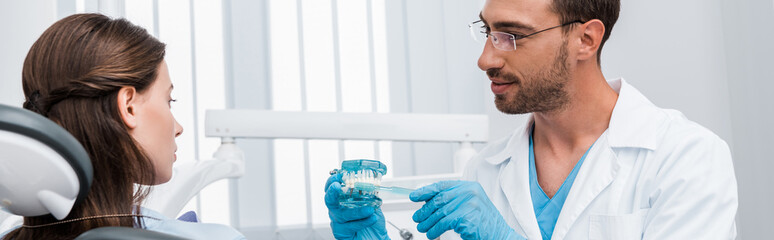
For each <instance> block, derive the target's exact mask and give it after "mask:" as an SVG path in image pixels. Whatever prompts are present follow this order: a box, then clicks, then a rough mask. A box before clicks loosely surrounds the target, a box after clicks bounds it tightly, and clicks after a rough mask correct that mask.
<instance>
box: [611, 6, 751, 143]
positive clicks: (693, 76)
mask: <svg viewBox="0 0 774 240" xmlns="http://www.w3.org/2000/svg"><path fill="white" fill-rule="evenodd" d="M664 4H670V5H671V7H669V8H668V9H664V8H663V6H664ZM621 5H622V7H621V13H620V18H619V19H618V22H617V23H616V24H615V26H614V28H613V30H612V32H611V36H610V39H609V41H608V42H607V43H606V44H605V46H604V49H603V53H602V70H603V72H604V73H605V77H607V79H609V80H612V79H615V78H619V77H623V78H625V79H626V80H627V81H629V82H630V83H631V84H632V85H634V86H635V87H636V88H637V89H638V90H640V91H641V92H642V93H643V94H644V95H645V96H646V97H648V98H649V99H650V100H651V101H652V102H653V103H654V104H656V105H657V106H660V107H663V108H673V109H677V110H679V111H681V112H682V113H683V114H685V115H686V116H687V117H688V119H691V120H693V121H696V122H698V123H700V124H702V125H703V126H705V127H707V128H709V129H710V130H712V131H714V132H715V133H717V134H718V135H719V136H720V137H721V138H723V139H730V138H731V128H730V125H731V117H730V116H731V114H730V112H729V111H730V105H729V102H728V99H729V93H728V81H727V80H726V77H727V76H728V75H727V70H726V66H725V64H726V63H725V52H724V51H723V50H722V49H723V48H724V40H723V31H722V30H720V28H719V26H721V25H722V16H721V8H720V6H719V5H718V2H717V1H704V0H688V1H680V2H679V3H673V2H672V1H668V0H655V1H647V2H644V1H626V0H625V1H623V2H622V3H621ZM655 11H658V12H659V14H661V15H663V16H671V17H669V18H679V19H681V20H680V21H679V22H677V23H675V22H672V21H667V20H666V18H659V20H658V21H654V19H653V18H652V16H653V12H655ZM655 23H658V24H655ZM664 24H670V25H671V26H672V27H668V28H665V27H663V26H664ZM735 27H736V26H735ZM654 33H657V35H659V36H670V37H669V38H663V37H654ZM643 39H647V41H643Z"/></svg>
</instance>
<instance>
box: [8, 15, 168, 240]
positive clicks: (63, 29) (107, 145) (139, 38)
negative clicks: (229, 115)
mask: <svg viewBox="0 0 774 240" xmlns="http://www.w3.org/2000/svg"><path fill="white" fill-rule="evenodd" d="M164 53H165V45H164V44H163V43H161V42H159V41H158V40H157V39H156V38H154V37H153V36H151V35H150V34H148V32H147V31H146V30H145V29H143V28H141V27H138V26H136V25H134V24H132V23H130V22H129V21H127V20H125V19H110V18H108V17H106V16H104V15H101V14H76V15H71V16H68V17H66V18H64V19H62V20H59V21H57V22H56V23H54V24H53V25H52V26H51V27H49V28H48V29H47V30H46V31H45V32H44V33H43V34H42V35H41V36H40V38H39V39H38V40H37V41H36V42H35V44H33V45H32V48H30V51H29V53H28V54H27V58H26V59H25V61H24V68H23V70H22V82H23V88H24V95H25V97H26V101H25V103H24V108H26V109H29V110H32V111H35V112H37V113H39V114H41V115H43V116H46V117H48V118H49V119H51V120H52V121H54V122H56V123H57V124H59V125H61V126H62V127H64V128H65V129H66V130H67V131H69V132H70V133H71V134H72V135H73V136H74V137H75V138H76V139H78V141H79V142H80V143H81V144H82V145H83V147H84V148H85V149H86V152H87V153H88V154H89V157H90V158H91V162H92V166H93V168H94V179H93V182H92V185H91V189H90V192H89V194H88V196H87V197H86V198H85V199H84V200H83V201H82V202H80V203H76V205H75V206H73V209H72V211H71V212H70V214H69V215H68V216H67V217H66V218H65V219H76V218H82V217H89V216H100V215H106V214H133V213H139V212H138V211H139V209H138V206H139V205H140V204H141V202H142V200H143V199H144V198H145V197H146V196H147V194H148V192H149V191H150V190H149V188H148V187H138V188H136V189H135V184H136V183H145V184H147V183H152V182H153V181H154V178H155V174H154V173H155V171H154V166H153V163H152V162H151V160H150V159H149V158H148V156H147V155H146V153H145V152H144V151H143V150H142V149H141V147H140V145H139V144H138V143H137V142H136V141H135V140H134V139H133V138H132V136H131V135H130V134H129V132H128V129H127V127H126V125H125V124H124V123H123V120H122V118H121V115H120V112H119V109H118V102H117V101H118V100H117V97H118V91H119V90H120V89H121V88H122V87H134V88H135V89H137V91H138V92H143V91H144V90H146V89H148V88H149V86H150V85H151V84H152V83H153V81H154V80H155V79H156V76H157V70H158V68H159V65H160V64H161V62H162V61H163V60H164ZM82 191H83V190H82ZM139 220H140V219H139V218H132V217H124V218H119V217H107V218H96V219H90V220H83V221H75V222H70V223H61V224H56V225H51V226H46V227H40V228H24V227H22V228H19V229H17V230H15V231H13V232H11V233H9V234H8V235H7V236H6V238H7V239H72V238H75V237H76V236H78V235H80V234H81V233H83V232H85V231H87V230H89V229H93V228H98V227H103V226H126V227H136V226H141V222H140V221H139ZM56 221H57V220H56V219H55V218H54V217H53V216H51V215H44V216H37V217H25V218H24V225H27V226H34V225H41V224H46V223H53V222H56Z"/></svg>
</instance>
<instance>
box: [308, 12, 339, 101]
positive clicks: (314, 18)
mask: <svg viewBox="0 0 774 240" xmlns="http://www.w3.org/2000/svg"><path fill="white" fill-rule="evenodd" d="M302 5H303V6H302V10H303V12H302V16H303V26H304V62H305V64H304V67H305V73H306V110H307V111H326V112H335V111H336V79H335V73H334V65H333V58H334V53H333V48H332V46H333V32H332V31H333V26H332V24H331V2H330V1H329V0H328V1H321V0H304V1H302Z"/></svg>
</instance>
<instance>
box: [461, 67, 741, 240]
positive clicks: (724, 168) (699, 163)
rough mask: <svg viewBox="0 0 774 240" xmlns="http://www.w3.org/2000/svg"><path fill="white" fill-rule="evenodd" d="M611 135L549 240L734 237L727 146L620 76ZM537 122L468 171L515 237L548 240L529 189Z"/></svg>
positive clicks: (595, 151) (594, 151) (591, 159)
mask: <svg viewBox="0 0 774 240" xmlns="http://www.w3.org/2000/svg"><path fill="white" fill-rule="evenodd" d="M608 84H610V85H611V86H612V87H613V89H615V90H616V91H617V92H618V93H619V97H618V100H617V102H616V105H615V108H614V109H613V114H612V117H611V119H610V125H609V126H608V129H607V130H606V131H605V132H604V133H603V134H602V135H601V136H600V137H599V139H598V140H597V141H596V143H595V144H594V146H593V147H592V148H591V150H590V151H589V153H588V155H587V157H586V160H585V162H584V163H583V165H582V166H581V169H580V171H579V172H578V175H577V177H576V179H575V183H574V184H573V185H572V188H571V189H570V193H569V195H568V196H567V200H566V202H565V203H564V207H563V208H562V211H561V214H560V215H559V219H558V220H557V222H556V228H555V229H554V233H553V236H552V239H617V240H623V239H733V238H735V237H736V225H735V223H734V218H735V215H736V210H737V204H738V203H737V202H738V196H737V186H736V177H735V176H734V168H733V163H732V161H731V154H730V151H729V149H728V145H727V144H726V143H725V142H724V141H723V140H721V139H720V138H719V137H718V136H716V135H715V134H713V133H712V132H710V131H709V130H707V129H706V128H704V127H702V126H700V125H698V124H696V123H694V122H691V121H689V120H687V119H686V118H685V117H684V116H683V115H682V114H681V113H680V112H678V111H675V110H668V109H661V108H658V107H656V106H654V105H653V104H652V103H651V102H650V101H648V100H647V99H646V98H645V97H644V96H643V95H642V94H641V93H640V92H639V91H637V90H636V89H635V88H634V87H632V86H631V85H629V84H628V83H626V82H625V81H624V80H623V79H619V80H614V81H610V82H608ZM532 119H533V118H532V117H530V121H528V123H526V124H525V125H524V126H522V127H520V128H518V129H517V130H516V131H515V132H514V133H513V135H511V136H510V137H508V138H505V139H502V140H500V141H496V142H493V143H492V144H490V145H488V146H487V147H486V148H484V149H483V150H482V151H481V153H480V154H479V155H477V156H476V157H475V158H473V159H472V160H471V161H470V162H469V163H468V165H467V168H466V171H465V175H464V177H463V178H464V179H466V180H471V181H478V182H480V183H481V185H482V186H483V187H484V190H485V191H486V193H487V195H488V196H489V198H490V199H491V200H492V202H493V203H494V205H495V206H496V207H497V209H498V210H499V211H500V213H501V214H502V215H503V217H504V218H505V221H506V222H508V224H509V225H510V226H511V227H512V228H513V229H514V230H515V231H516V232H517V233H519V234H521V235H522V236H525V237H527V238H528V239H542V238H541V235H540V229H539V228H538V223H537V220H536V218H535V211H534V209H533V207H532V198H531V197H530V190H529V173H528V171H529V162H528V161H529V156H528V153H529V151H528V148H529V135H528V134H529V132H530V129H531V126H532V121H533V120H532Z"/></svg>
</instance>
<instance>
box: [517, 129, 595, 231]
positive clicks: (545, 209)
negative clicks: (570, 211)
mask: <svg viewBox="0 0 774 240" xmlns="http://www.w3.org/2000/svg"><path fill="white" fill-rule="evenodd" d="M533 129H534V127H533ZM533 131H534V130H533ZM591 146H592V147H593V146H594V145H593V144H592V145H591ZM589 150H591V147H589V149H587V150H586V153H584V154H583V157H581V159H580V160H578V163H576V164H575V167H573V168H572V172H570V175H568V176H567V178H566V179H564V182H563V183H562V186H561V187H559V191H557V192H556V194H554V197H553V198H549V197H548V196H547V195H546V193H545V192H543V188H541V187H540V184H538V180H537V170H535V151H534V145H533V143H532V134H530V135H529V191H530V195H532V207H533V208H534V209H535V217H537V222H538V226H539V227H540V234H541V235H543V239H544V240H548V239H551V235H552V234H553V233H554V227H556V220H557V219H558V218H559V213H561V212H562V206H563V205H564V200H566V199H567V194H568V193H570V188H572V183H573V182H575V176H576V175H578V170H579V169H580V167H581V165H583V160H584V159H586V155H588V154H589Z"/></svg>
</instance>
